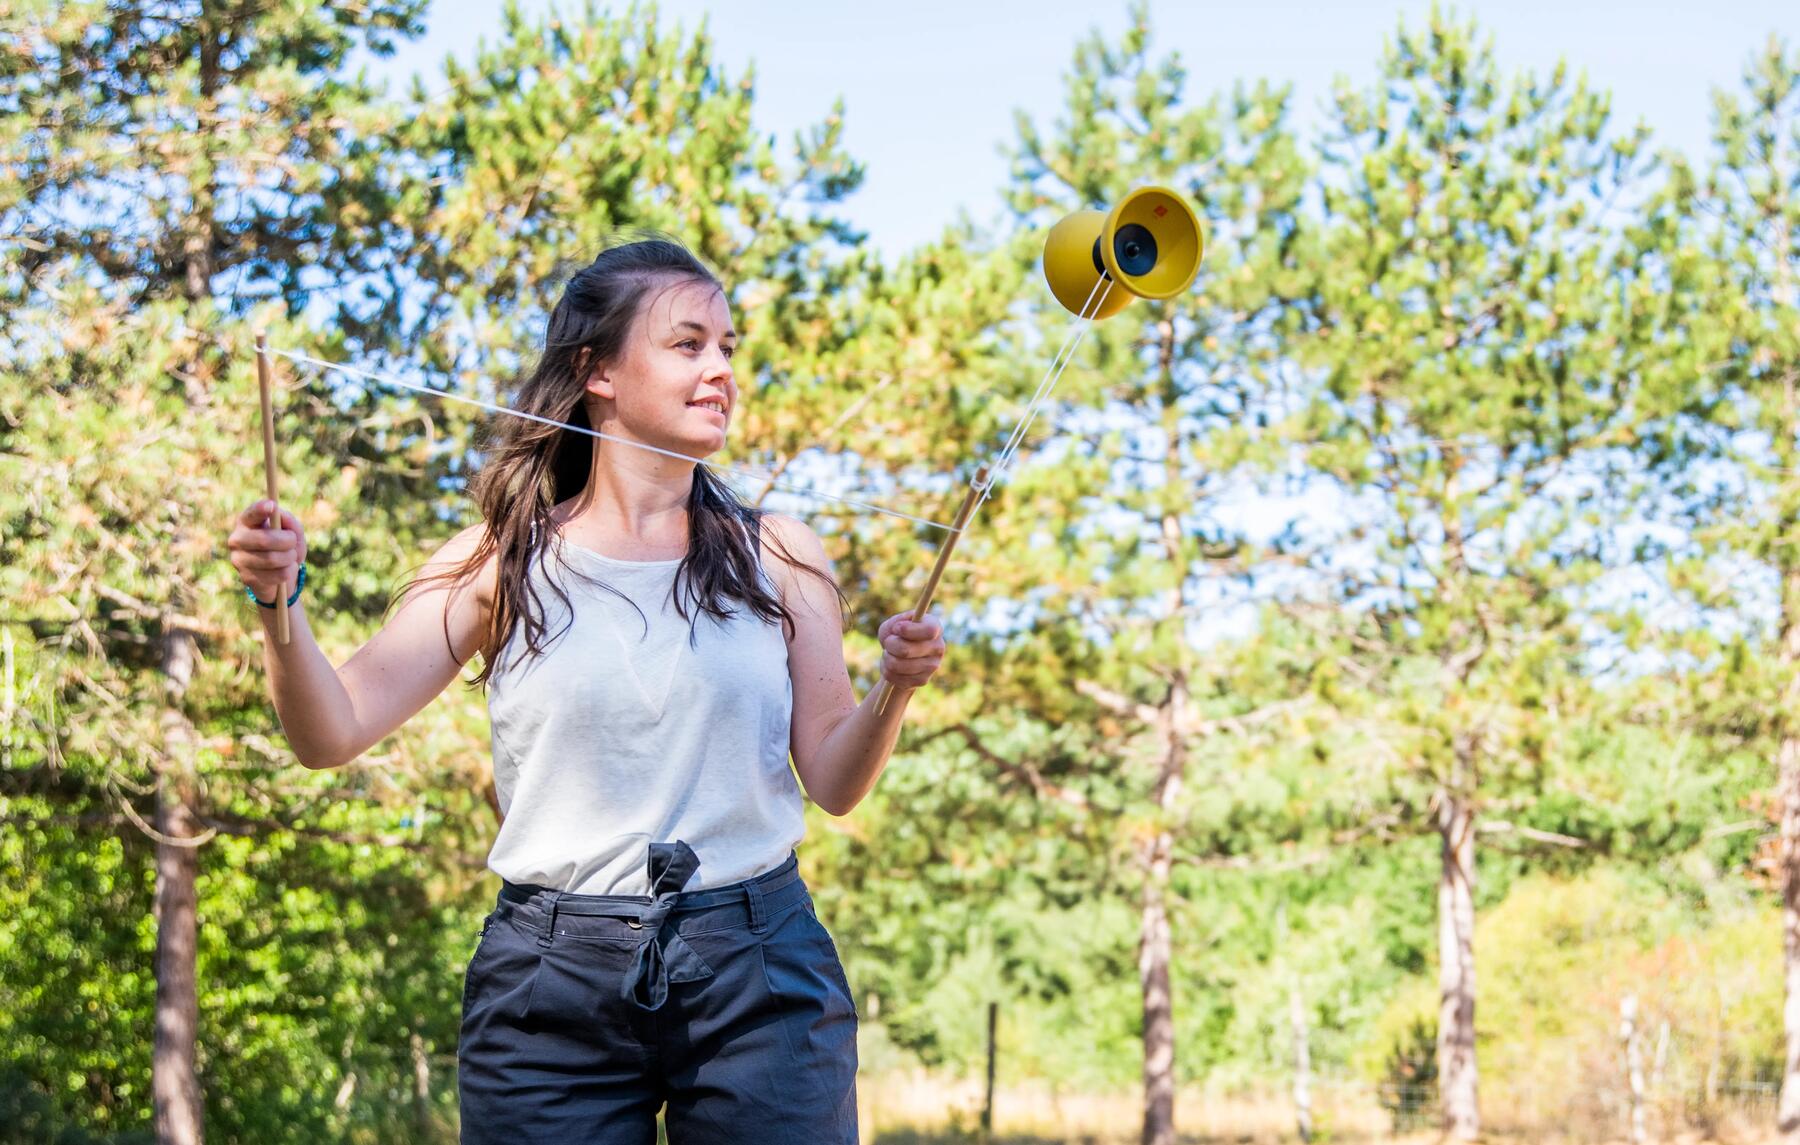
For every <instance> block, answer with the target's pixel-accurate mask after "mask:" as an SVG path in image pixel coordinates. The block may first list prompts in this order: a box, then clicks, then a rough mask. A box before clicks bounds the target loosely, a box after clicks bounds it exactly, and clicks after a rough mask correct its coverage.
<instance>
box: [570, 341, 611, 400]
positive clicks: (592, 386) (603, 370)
mask: <svg viewBox="0 0 1800 1145" xmlns="http://www.w3.org/2000/svg"><path fill="white" fill-rule="evenodd" d="M589 363H590V358H589V357H588V356H587V351H585V350H584V351H582V357H581V358H580V359H579V362H578V364H577V366H576V371H577V372H578V373H579V372H581V371H584V370H585V371H586V374H587V376H586V377H584V378H582V380H581V388H582V389H584V390H586V391H587V392H588V393H590V394H593V395H594V396H595V397H601V398H605V399H607V400H608V401H611V400H612V399H613V398H615V397H618V396H619V395H618V390H617V388H616V387H614V385H613V379H612V371H611V369H610V368H609V367H608V366H607V365H606V363H604V362H593V363H592V364H591V365H590V364H589Z"/></svg>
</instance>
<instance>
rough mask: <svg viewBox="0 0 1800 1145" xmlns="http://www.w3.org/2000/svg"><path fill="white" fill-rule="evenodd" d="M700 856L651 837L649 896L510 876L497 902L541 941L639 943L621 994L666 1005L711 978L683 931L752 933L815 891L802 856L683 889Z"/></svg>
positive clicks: (651, 1005)
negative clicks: (676, 990) (674, 988)
mask: <svg viewBox="0 0 1800 1145" xmlns="http://www.w3.org/2000/svg"><path fill="white" fill-rule="evenodd" d="M699 865H700V860H699V859H698V858H697V857H696V856H695V855H694V851H693V848H691V847H689V846H688V845H687V844H686V843H684V842H682V841H680V840H676V841H675V842H674V843H652V844H650V885H651V886H652V887H655V888H657V891H658V893H657V894H656V895H655V896H654V897H653V896H650V895H580V894H570V893H568V892H566V891H558V890H552V889H550V888H549V887H540V886H533V885H530V884H516V883H506V884H504V885H503V886H502V887H501V888H500V899H499V902H498V903H497V904H496V905H495V907H494V911H495V913H496V914H497V915H505V916H507V917H508V918H509V919H510V920H511V921H512V922H513V923H515V924H517V925H520V926H523V927H525V928H527V929H529V930H534V931H536V932H537V936H538V937H537V944H538V945H539V946H540V947H545V948H548V947H551V946H553V945H555V943H556V939H557V936H558V935H567V936H569V937H570V938H572V939H574V940H576V941H579V940H581V939H582V938H603V939H610V940H613V941H620V940H623V941H628V942H633V943H635V944H636V949H635V951H634V953H633V954H632V957H631V964H630V967H629V969H628V970H627V971H626V973H625V975H624V977H623V978H622V979H621V981H620V984H619V989H620V994H621V996H622V997H624V998H625V999H626V1000H627V1001H628V1002H630V1003H632V1004H633V1005H635V1006H637V1007H639V1008H640V1009H644V1010H657V1009H660V1008H661V1007H662V1005H663V1003H664V1002H666V1001H667V1000H668V997H669V986H670V984H671V983H678V982H694V981H698V980H700V979H702V978H710V977H712V974H713V971H712V967H710V966H708V965H707V964H706V961H705V960H704V959H702V958H701V957H700V956H699V954H698V953H696V952H695V950H694V948H693V947H691V946H689V945H688V944H687V942H686V941H685V939H684V938H683V936H684V935H690V934H701V933H704V932H706V931H711V930H727V929H732V928H736V927H748V928H749V929H750V932H751V933H752V934H761V933H763V932H764V931H766V930H768V928H769V920H770V919H771V918H773V917H774V916H776V915H779V914H781V913H782V912H784V911H786V910H788V909H789V908H791V907H793V906H795V905H797V904H798V903H799V902H800V901H801V900H802V899H806V898H808V897H810V896H809V895H808V894H807V890H806V884H805V883H804V882H802V881H801V879H800V860H799V857H798V856H797V855H794V854H793V853H791V852H790V853H789V855H788V857H787V861H786V862H784V863H782V864H781V865H780V866H779V867H776V868H775V869H774V870H772V871H766V872H764V873H763V874H760V875H757V876H756V877H755V878H752V879H746V880H744V881H743V882H739V883H730V884H727V885H726V886H722V887H713V888H711V889H710V890H703V891H691V892H689V891H683V890H682V889H681V888H682V887H683V886H685V885H687V882H688V880H689V879H691V878H692V877H693V876H694V873H695V871H696V870H697V869H698V867H699Z"/></svg>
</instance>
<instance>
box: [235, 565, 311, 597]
mask: <svg viewBox="0 0 1800 1145" xmlns="http://www.w3.org/2000/svg"><path fill="white" fill-rule="evenodd" d="M305 587H306V562H305V561H301V562H300V575H299V576H298V577H296V578H295V579H294V595H293V596H290V597H288V598H287V602H288V607H289V608H292V607H293V605H294V602H295V601H296V600H299V599H300V590H301V589H303V588H305ZM244 595H245V596H247V597H249V598H250V599H251V600H256V590H254V589H252V588H251V587H250V586H249V585H245V586H244ZM256 603H258V604H260V605H262V606H263V607H264V608H274V607H275V602H274V601H272V600H256Z"/></svg>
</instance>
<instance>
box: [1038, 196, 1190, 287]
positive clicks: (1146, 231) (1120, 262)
mask: <svg viewBox="0 0 1800 1145" xmlns="http://www.w3.org/2000/svg"><path fill="white" fill-rule="evenodd" d="M1204 253H1206V237H1205V236H1204V235H1203V234H1202V233H1201V231H1200V218H1199V216H1198V215H1196V214H1194V208H1192V207H1190V206H1188V203H1187V200H1186V199H1183V198H1182V197H1181V196H1180V195H1177V194H1176V193H1175V192H1174V191H1171V190H1169V189H1168V188H1167V187H1139V188H1138V189H1137V190H1135V191H1132V192H1131V193H1130V194H1128V195H1126V196H1125V197H1124V198H1123V199H1120V200H1119V202H1118V204H1117V205H1116V206H1114V207H1113V209H1112V210H1110V211H1076V212H1075V213H1074V214H1072V215H1068V216H1066V217H1065V218H1063V219H1062V221H1060V222H1058V223H1057V224H1056V225H1055V226H1054V227H1051V228H1050V237H1049V238H1047V239H1046V240H1044V277H1045V278H1046V279H1048V280H1049V282H1050V293H1052V294H1054V295H1056V300H1057V301H1058V302H1060V303H1062V305H1063V308H1064V309H1065V310H1067V311H1068V312H1069V313H1071V314H1076V315H1084V316H1085V317H1088V318H1094V319H1099V318H1111V317H1112V316H1113V315H1115V314H1117V313H1118V312H1119V311H1121V310H1123V309H1125V306H1126V304H1128V303H1129V302H1130V301H1131V300H1132V299H1133V298H1173V297H1175V296H1176V295H1177V294H1180V293H1181V292H1182V291H1184V290H1186V289H1187V288H1188V287H1189V286H1191V285H1193V282H1194V276H1195V275H1197V274H1199V273H1200V257H1201V255H1203V254H1204ZM1103 277H1105V278H1110V279H1111V280H1112V282H1113V288H1112V289H1111V290H1110V291H1106V300H1105V301H1104V302H1101V303H1100V305H1099V309H1097V310H1096V309H1095V308H1094V303H1095V301H1096V300H1097V299H1099V297H1100V294H1101V292H1102V291H1103V290H1106V288H1104V287H1100V288H1099V289H1096V287H1097V286H1098V285H1099V283H1100V281H1101V279H1102V278H1103ZM1120 287H1123V289H1120ZM1084 306H1085V307H1086V308H1087V309H1086V311H1085V312H1084V310H1083V307H1084Z"/></svg>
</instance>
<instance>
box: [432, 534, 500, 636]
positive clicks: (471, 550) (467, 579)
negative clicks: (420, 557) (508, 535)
mask: <svg viewBox="0 0 1800 1145" xmlns="http://www.w3.org/2000/svg"><path fill="white" fill-rule="evenodd" d="M488 537H489V534H488V526H487V522H486V521H482V522H480V523H478V524H474V525H470V526H469V527H468V528H466V529H464V530H463V531H462V532H460V533H457V534H456V535H454V536H452V537H451V538H450V539H449V540H447V541H445V542H444V543H443V544H442V545H440V546H438V550H437V551H436V552H434V553H432V554H431V556H430V557H429V558H427V559H426V561H425V568H424V569H423V570H422V575H423V576H441V577H444V578H446V579H450V578H452V577H454V579H455V582H456V583H457V584H458V585H459V586H460V585H463V584H468V585H471V586H472V587H473V588H474V590H475V602H476V604H478V605H479V606H480V607H481V610H482V612H483V614H484V615H485V614H486V613H487V612H489V611H491V610H492V609H493V607H494V601H495V599H496V598H497V597H498V595H499V592H498V589H499V584H500V573H499V569H500V550H499V548H498V547H497V546H495V545H494V544H492V543H491V542H490V541H489V539H488ZM484 549H485V552H483V550H484ZM478 553H480V554H482V559H481V563H480V564H479V565H477V566H474V567H471V564H472V562H473V561H474V559H475V557H476V554H478Z"/></svg>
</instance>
